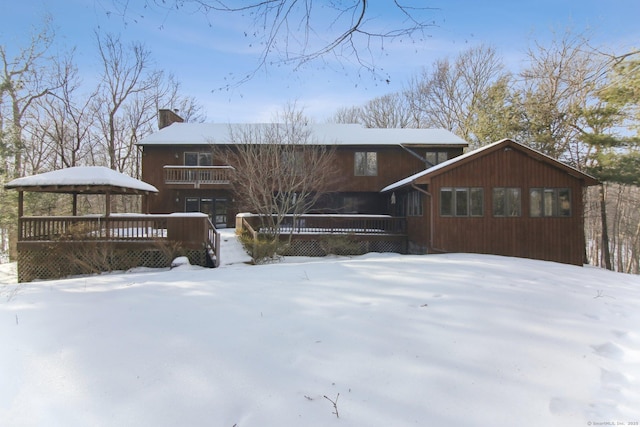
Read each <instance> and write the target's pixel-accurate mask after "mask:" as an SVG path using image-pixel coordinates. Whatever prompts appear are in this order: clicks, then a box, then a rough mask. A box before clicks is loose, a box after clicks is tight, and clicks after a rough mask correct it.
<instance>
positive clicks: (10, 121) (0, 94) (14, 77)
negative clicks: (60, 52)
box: [0, 20, 53, 177]
mask: <svg viewBox="0 0 640 427" xmlns="http://www.w3.org/2000/svg"><path fill="white" fill-rule="evenodd" d="M52 40H53V32H52V31H51V29H50V26H49V22H48V20H47V21H45V25H44V27H43V29H42V30H41V31H40V32H39V33H37V34H34V35H33V36H32V37H31V42H30V43H29V45H28V46H27V47H26V48H23V49H20V52H19V53H18V54H17V55H16V56H15V57H14V58H11V57H9V54H8V52H7V50H6V47H5V46H3V45H0V61H1V63H0V66H1V67H2V70H1V71H0V72H1V73H2V74H1V75H0V117H1V118H0V124H1V125H2V135H3V137H4V138H3V144H2V145H3V148H4V151H5V153H4V154H5V158H4V159H3V160H4V165H3V166H4V168H5V170H7V171H8V170H9V169H11V170H12V171H11V176H13V177H18V176H21V175H22V174H23V172H24V171H23V165H22V163H23V154H24V135H23V131H24V127H25V124H24V118H25V115H26V114H27V113H28V110H29V109H30V108H33V104H34V102H35V101H36V100H37V99H39V98H42V97H44V96H46V95H47V94H48V93H49V92H50V90H51V89H52V86H50V82H49V81H48V80H47V76H48V73H47V71H46V70H47V65H48V64H49V63H50V62H51V58H50V57H49V56H48V55H49V48H50V47H51V44H52ZM5 99H7V100H8V101H9V102H8V103H6V104H5V102H4V101H5Z"/></svg>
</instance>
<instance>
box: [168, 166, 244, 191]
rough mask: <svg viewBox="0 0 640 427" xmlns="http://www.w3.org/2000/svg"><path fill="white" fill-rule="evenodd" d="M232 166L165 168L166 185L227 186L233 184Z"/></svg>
mask: <svg viewBox="0 0 640 427" xmlns="http://www.w3.org/2000/svg"><path fill="white" fill-rule="evenodd" d="M232 171H233V167H231V166H165V167H164V182H165V184H178V185H192V186H193V187H194V188H199V187H200V186H201V185H225V184H229V183H230V182H231V173H232Z"/></svg>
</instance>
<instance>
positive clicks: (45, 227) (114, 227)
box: [18, 213, 208, 241]
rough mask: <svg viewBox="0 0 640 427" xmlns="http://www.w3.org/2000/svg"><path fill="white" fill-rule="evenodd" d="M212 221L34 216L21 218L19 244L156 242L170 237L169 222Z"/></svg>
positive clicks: (130, 216) (200, 216) (131, 216)
mask: <svg viewBox="0 0 640 427" xmlns="http://www.w3.org/2000/svg"><path fill="white" fill-rule="evenodd" d="M180 218H182V219H183V220H186V221H189V218H195V219H197V220H198V221H201V220H202V219H203V218H205V219H208V217H207V215H206V214H203V213H177V214H165V215H144V214H112V215H110V216H108V217H106V216H104V215H86V216H55V217H51V216H32V217H22V218H20V219H19V230H18V240H19V241H52V240H65V241H74V240H99V239H106V240H155V239H165V238H167V237H168V229H169V220H170V219H178V220H179V219H180Z"/></svg>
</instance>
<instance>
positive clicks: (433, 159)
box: [425, 151, 449, 167]
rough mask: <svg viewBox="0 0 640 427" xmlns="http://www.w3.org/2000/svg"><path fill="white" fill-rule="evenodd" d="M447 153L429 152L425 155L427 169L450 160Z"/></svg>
mask: <svg viewBox="0 0 640 427" xmlns="http://www.w3.org/2000/svg"><path fill="white" fill-rule="evenodd" d="M448 157H449V156H448V154H447V152H446V151H427V152H426V154H425V160H426V161H427V167H431V166H435V165H437V164H438V163H442V162H444V161H446V160H447V159H448Z"/></svg>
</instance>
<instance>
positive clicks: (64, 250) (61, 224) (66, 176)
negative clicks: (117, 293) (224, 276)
mask: <svg viewBox="0 0 640 427" xmlns="http://www.w3.org/2000/svg"><path fill="white" fill-rule="evenodd" d="M5 188H6V189H12V190H16V191H18V192H19V193H18V242H17V249H18V280H19V281H29V280H33V279H36V278H41V279H51V278H59V277H64V276H68V275H71V274H82V273H92V272H97V271H106V270H123V269H128V268H131V267H135V266H148V267H166V266H168V265H170V263H171V261H172V259H173V257H174V256H176V255H179V254H186V255H187V256H188V257H189V258H190V260H191V262H192V263H194V264H198V265H206V266H217V265H218V262H219V235H218V233H217V231H216V230H215V227H214V226H213V225H212V224H211V221H210V220H209V218H208V216H207V215H205V214H199V213H190V214H166V215H148V214H140V213H138V214H135V213H124V214H123V213H117V214H116V213H112V212H111V196H113V195H140V196H143V197H144V201H143V207H145V210H146V206H148V203H147V200H146V198H148V197H150V196H152V195H154V194H156V193H157V192H158V190H157V189H156V188H155V187H154V186H152V185H150V184H147V183H145V182H143V181H140V180H137V179H135V178H132V177H130V176H127V175H124V174H122V173H119V172H117V171H114V170H112V169H109V168H106V167H100V166H81V167H71V168H66V169H60V170H56V171H52V172H46V173H43V174H39V175H33V176H28V177H23V178H17V179H14V180H13V181H11V182H9V183H8V184H6V185H5ZM25 191H31V192H48V193H64V194H71V195H72V196H73V202H72V215H71V216H25V215H24V192H25ZM79 194H83V195H88V194H103V195H104V196H105V213H104V215H86V216H78V215H77V197H78V195H79Z"/></svg>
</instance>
